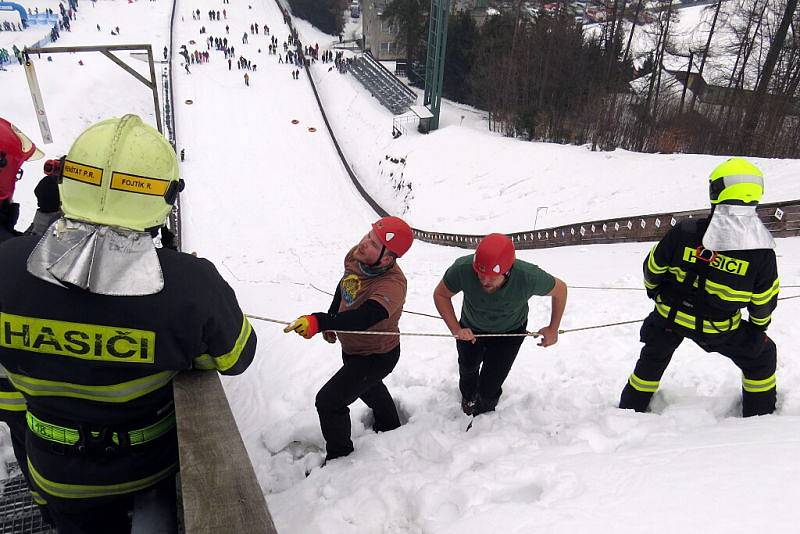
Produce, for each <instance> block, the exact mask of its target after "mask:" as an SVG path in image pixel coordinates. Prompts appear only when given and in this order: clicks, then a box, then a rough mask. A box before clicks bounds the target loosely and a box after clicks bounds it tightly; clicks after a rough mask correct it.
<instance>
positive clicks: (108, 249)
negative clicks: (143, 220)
mask: <svg viewBox="0 0 800 534" xmlns="http://www.w3.org/2000/svg"><path fill="white" fill-rule="evenodd" d="M28 272H29V273H30V274H32V275H33V276H35V277H37V278H41V279H42V280H45V281H47V282H50V283H52V284H56V285H60V286H62V287H64V286H65V284H69V285H72V286H77V287H80V288H82V289H86V290H88V291H89V292H90V293H96V294H99V295H113V296H142V295H152V294H155V293H158V292H159V291H161V290H162V289H163V288H164V274H163V272H162V271H161V263H160V262H159V260H158V255H157V254H156V247H155V244H154V243H153V239H152V237H150V234H149V233H147V232H137V231H135V230H126V229H124V228H117V227H113V228H112V227H110V226H102V225H95V224H91V223H87V222H82V221H75V220H72V219H67V218H61V219H58V220H57V221H56V222H54V223H53V224H52V225H50V227H49V228H48V229H47V231H46V232H45V234H44V235H43V236H42V239H41V240H40V241H39V243H38V244H37V245H36V248H34V249H33V252H31V255H30V256H28Z"/></svg>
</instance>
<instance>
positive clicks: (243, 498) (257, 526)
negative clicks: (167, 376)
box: [173, 371, 276, 534]
mask: <svg viewBox="0 0 800 534" xmlns="http://www.w3.org/2000/svg"><path fill="white" fill-rule="evenodd" d="M173 390H174V392H175V413H176V416H177V421H178V446H179V452H180V462H181V493H182V497H183V519H184V528H185V531H186V534H218V533H220V532H234V533H244V532H246V533H248V534H276V530H275V525H274V524H273V522H272V517H271V516H270V514H269V510H268V508H267V502H266V499H264V494H263V493H262V492H261V487H260V486H259V484H258V480H257V479H256V475H255V472H254V471H253V466H252V465H251V463H250V458H249V457H248V456H247V451H246V450H245V447H244V442H243V441H242V438H241V436H240V435H239V429H238V428H237V427H236V421H235V420H234V418H233V414H232V413H231V409H230V406H228V399H227V398H226V397H225V391H224V390H223V389H222V384H221V383H220V379H219V376H218V374H217V373H216V372H211V371H187V372H183V373H180V374H179V375H178V376H177V378H176V379H175V381H174V388H173Z"/></svg>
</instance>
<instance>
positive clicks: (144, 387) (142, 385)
mask: <svg viewBox="0 0 800 534" xmlns="http://www.w3.org/2000/svg"><path fill="white" fill-rule="evenodd" d="M177 374H178V372H177V371H162V372H160V373H155V374H152V375H148V376H143V377H142V378H137V379H136V380H130V381H128V382H121V383H119V384H111V385H107V386H87V385H84V384H73V383H71V382H56V381H53V380H42V379H39V378H31V377H29V376H25V375H18V374H15V373H8V378H10V379H11V383H12V384H14V387H15V388H17V389H18V390H20V391H21V392H23V393H25V394H26V395H31V396H32V397H70V398H73V399H85V400H90V401H97V402H113V403H122V402H129V401H132V400H133V399H138V398H139V397H143V396H145V395H147V394H148V393H152V392H153V391H155V390H157V389H160V388H162V387H164V386H166V385H167V384H169V383H170V381H171V380H172V379H173V378H174V377H175V375H177Z"/></svg>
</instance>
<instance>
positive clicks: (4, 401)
mask: <svg viewBox="0 0 800 534" xmlns="http://www.w3.org/2000/svg"><path fill="white" fill-rule="evenodd" d="M27 406H28V405H27V403H26V402H25V397H23V396H22V393H20V392H18V391H0V410H5V411H7V412H24V411H25V410H26V409H27Z"/></svg>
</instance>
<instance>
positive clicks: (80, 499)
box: [0, 115, 256, 534]
mask: <svg viewBox="0 0 800 534" xmlns="http://www.w3.org/2000/svg"><path fill="white" fill-rule="evenodd" d="M120 176H123V178H119V177H120ZM126 176H127V177H131V176H133V177H135V180H132V179H128V178H125V177H126ZM119 180H123V181H124V182H125V188H122V187H117V186H116V185H115V184H117V185H118V184H119V183H122V182H120V181H119ZM180 189H181V181H180V179H179V177H178V162H177V157H176V155H175V151H174V150H173V148H172V146H171V145H170V144H169V142H168V141H167V140H166V139H165V138H164V136H163V135H161V134H160V133H159V132H158V131H156V129H155V128H152V127H150V126H148V125H145V124H144V123H143V122H142V120H141V119H140V118H139V117H136V116H134V115H126V116H124V117H122V118H115V119H109V120H105V121H102V122H99V123H97V124H94V125H92V126H90V127H89V128H88V129H87V130H86V131H84V132H83V133H82V134H81V135H80V136H79V137H78V138H77V140H76V141H75V142H74V143H73V145H72V147H71V148H70V150H69V153H68V155H67V156H66V157H65V159H64V164H63V166H62V167H61V172H60V176H59V192H60V198H61V207H62V209H63V212H64V217H63V218H61V219H59V220H58V221H56V222H55V223H53V225H52V226H51V227H50V229H49V230H48V231H47V232H45V234H44V235H43V236H42V237H41V238H40V237H33V236H31V237H18V238H15V239H11V240H8V241H7V242H5V243H3V244H2V245H0V277H2V279H3V281H4V284H2V286H0V312H1V313H0V322H1V323H2V327H1V328H2V330H3V331H4V332H6V333H7V334H8V336H7V337H6V339H5V341H4V342H3V343H2V346H0V365H2V367H3V369H4V371H7V375H8V378H9V379H10V381H11V383H12V385H13V386H14V387H15V388H16V389H17V390H18V391H19V392H20V393H22V395H23V397H24V401H25V404H26V405H27V414H26V419H27V429H26V436H25V437H26V441H25V442H26V455H27V464H26V465H28V466H29V467H30V482H31V484H32V488H33V490H34V491H35V492H36V494H37V495H38V497H39V500H41V501H46V502H47V508H48V510H49V511H50V515H51V516H52V519H53V520H54V522H55V523H56V527H57V530H58V532H61V533H81V534H92V533H97V534H106V533H124V532H130V523H129V512H130V511H131V509H132V508H133V507H134V505H135V504H136V503H138V502H139V500H138V497H139V495H142V497H143V500H145V501H146V500H148V499H153V498H156V499H157V498H159V495H166V497H161V498H166V499H167V501H169V498H170V496H174V494H175V484H174V481H175V474H176V473H177V472H178V470H179V465H178V443H177V437H176V430H175V408H174V406H173V404H174V403H173V394H172V381H173V378H174V377H175V375H177V374H178V373H179V372H180V371H183V370H188V369H197V370H207V371H219V372H220V373H223V374H226V375H238V374H240V373H242V372H244V370H245V369H246V368H247V367H248V366H249V365H250V363H251V362H252V360H253V357H254V355H255V349H256V335H255V333H254V332H253V329H252V327H251V325H250V323H249V322H248V320H247V318H246V317H245V316H244V314H243V313H242V310H241V309H240V308H239V305H238V303H237V300H236V296H235V294H234V293H233V291H232V290H231V288H230V287H229V286H228V284H227V283H226V282H225V280H224V279H223V278H222V277H221V276H220V275H219V273H218V272H217V270H216V269H215V268H214V266H213V265H212V264H211V263H210V262H208V261H206V260H203V259H200V258H196V257H194V256H192V255H191V254H184V253H181V252H177V251H174V250H169V249H167V248H159V249H157V248H156V247H155V244H154V242H153V239H152V238H151V233H150V231H151V230H157V229H158V228H160V227H161V226H163V225H164V222H165V220H166V217H167V215H168V214H169V213H170V211H171V210H172V207H173V204H174V202H175V200H176V198H177V195H178V192H179V191H180ZM130 273H136V276H131V275H130ZM22 332H26V333H27V332H29V333H30V336H28V335H27V334H25V335H22ZM89 340H93V341H89ZM22 464H23V462H21V465H22ZM151 490H152V492H153V493H155V495H143V494H145V493H148V492H151ZM39 500H37V502H39ZM153 526H155V525H153ZM158 526H161V525H158Z"/></svg>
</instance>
